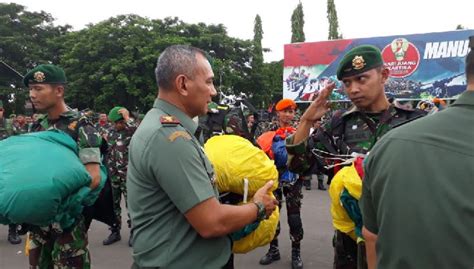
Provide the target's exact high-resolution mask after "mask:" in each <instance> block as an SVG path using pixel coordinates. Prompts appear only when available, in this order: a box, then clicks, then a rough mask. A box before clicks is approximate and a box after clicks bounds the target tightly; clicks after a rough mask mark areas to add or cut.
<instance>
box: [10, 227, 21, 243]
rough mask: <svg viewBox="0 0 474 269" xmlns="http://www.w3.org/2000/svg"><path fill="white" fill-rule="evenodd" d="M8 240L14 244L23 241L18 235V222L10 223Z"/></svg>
mask: <svg viewBox="0 0 474 269" xmlns="http://www.w3.org/2000/svg"><path fill="white" fill-rule="evenodd" d="M8 242H10V244H12V245H17V244H20V243H21V238H20V236H18V230H17V227H16V224H10V225H8Z"/></svg>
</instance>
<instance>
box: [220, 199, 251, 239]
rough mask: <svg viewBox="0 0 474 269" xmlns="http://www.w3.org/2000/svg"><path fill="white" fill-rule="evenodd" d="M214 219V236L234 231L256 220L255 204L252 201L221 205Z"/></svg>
mask: <svg viewBox="0 0 474 269" xmlns="http://www.w3.org/2000/svg"><path fill="white" fill-rule="evenodd" d="M221 206H222V207H221V208H220V209H219V216H218V219H217V221H216V230H215V235H214V236H216V237H217V236H223V235H227V234H230V233H232V232H235V231H237V230H239V229H242V228H243V227H245V225H247V224H250V223H252V222H254V221H255V220H257V206H256V205H255V204H254V203H248V204H245V205H239V206H235V205H224V204H223V205H221Z"/></svg>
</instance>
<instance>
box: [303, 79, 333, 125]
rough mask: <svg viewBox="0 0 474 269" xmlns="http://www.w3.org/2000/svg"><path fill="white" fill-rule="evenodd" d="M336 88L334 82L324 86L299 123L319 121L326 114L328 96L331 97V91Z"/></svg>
mask: <svg viewBox="0 0 474 269" xmlns="http://www.w3.org/2000/svg"><path fill="white" fill-rule="evenodd" d="M335 87H336V84H335V83H334V82H331V83H329V84H327V85H326V87H324V88H323V89H322V90H321V91H319V94H318V96H317V98H316V99H315V100H314V101H313V102H311V104H310V105H309V107H308V108H307V109H306V111H305V112H304V114H303V115H302V116H301V119H300V120H301V121H309V122H315V121H317V120H319V119H321V118H322V117H323V116H324V114H326V112H328V110H329V105H330V102H329V96H331V93H332V90H334V88H335Z"/></svg>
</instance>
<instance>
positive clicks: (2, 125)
mask: <svg viewBox="0 0 474 269" xmlns="http://www.w3.org/2000/svg"><path fill="white" fill-rule="evenodd" d="M12 134H13V129H12V125H11V123H10V122H9V121H8V120H7V119H5V118H1V119H0V140H3V139H6V138H8V137H9V136H11V135H12Z"/></svg>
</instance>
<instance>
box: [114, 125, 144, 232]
mask: <svg viewBox="0 0 474 269" xmlns="http://www.w3.org/2000/svg"><path fill="white" fill-rule="evenodd" d="M137 127H138V126H137V124H136V123H135V122H134V121H132V120H129V121H127V122H126V123H125V129H123V130H120V131H116V130H115V129H114V130H113V131H111V132H109V136H108V144H109V151H108V155H107V168H108V170H109V178H110V183H111V186H112V195H113V203H114V212H115V216H116V217H117V223H116V224H117V227H114V228H117V229H118V230H120V228H121V226H122V209H121V206H120V201H121V200H122V194H123V196H124V198H125V206H126V207H127V208H128V206H127V188H126V179H127V166H128V146H129V145H130V140H132V136H133V133H135V130H136V129H137ZM130 226H131V223H130V218H129V220H128V227H129V228H130Z"/></svg>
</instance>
